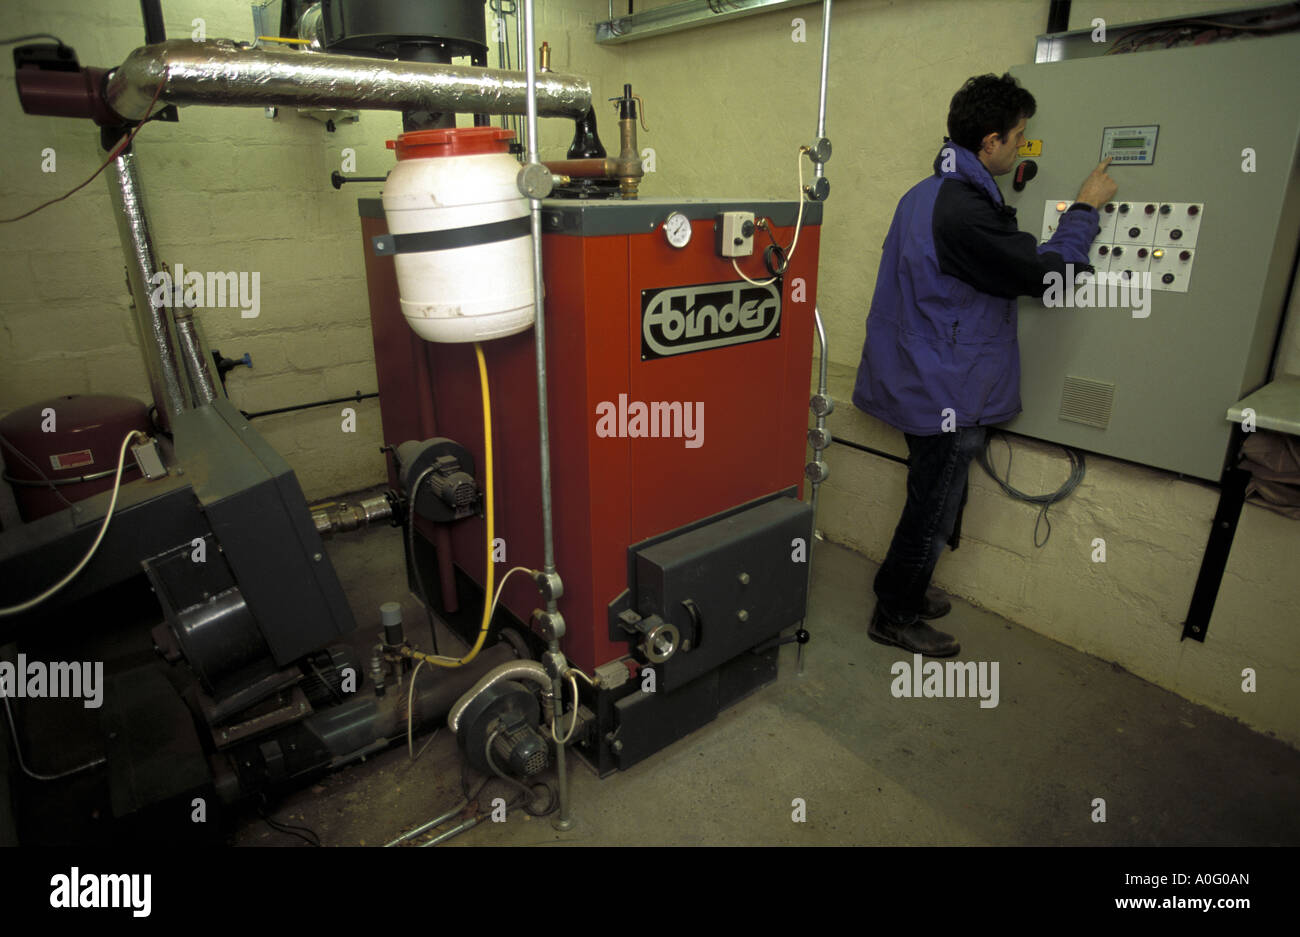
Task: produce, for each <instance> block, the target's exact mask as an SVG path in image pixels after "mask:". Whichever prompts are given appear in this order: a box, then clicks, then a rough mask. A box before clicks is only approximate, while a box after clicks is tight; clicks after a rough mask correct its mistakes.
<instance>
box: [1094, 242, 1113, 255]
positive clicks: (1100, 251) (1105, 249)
mask: <svg viewBox="0 0 1300 937" xmlns="http://www.w3.org/2000/svg"><path fill="white" fill-rule="evenodd" d="M1097 253H1098V254H1101V256H1103V257H1105V256H1106V255H1107V254H1109V253H1110V248H1109V247H1107V246H1106V245H1105V244H1103V245H1102V246H1101V247H1099V248H1097Z"/></svg>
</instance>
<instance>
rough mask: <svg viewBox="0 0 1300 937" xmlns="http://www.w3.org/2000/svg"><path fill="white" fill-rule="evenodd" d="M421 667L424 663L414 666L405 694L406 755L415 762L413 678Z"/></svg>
mask: <svg viewBox="0 0 1300 937" xmlns="http://www.w3.org/2000/svg"><path fill="white" fill-rule="evenodd" d="M423 666H424V661H420V662H419V663H417V664H416V665H415V669H414V670H412V671H411V686H410V689H408V690H407V692H406V753H407V754H408V755H410V756H411V761H415V738H414V736H413V735H412V729H413V723H414V717H415V678H416V675H417V674H419V672H420V668H421V667H423ZM437 734H438V733H437V732H436V731H435V732H434V735H437ZM429 741H430V742H431V741H433V739H432V738H430V739H429ZM424 744H425V745H426V746H427V745H428V744H429V742H425V743H424ZM420 752H421V753H423V752H424V749H423V748H422V749H420Z"/></svg>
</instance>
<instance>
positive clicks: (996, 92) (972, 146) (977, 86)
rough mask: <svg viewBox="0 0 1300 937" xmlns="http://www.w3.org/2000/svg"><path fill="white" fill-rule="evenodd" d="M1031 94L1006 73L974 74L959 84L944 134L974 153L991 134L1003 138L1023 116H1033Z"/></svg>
mask: <svg viewBox="0 0 1300 937" xmlns="http://www.w3.org/2000/svg"><path fill="white" fill-rule="evenodd" d="M1036 109H1037V106H1036V105H1035V104H1034V96H1033V95H1032V94H1030V93H1029V92H1028V91H1026V90H1025V89H1024V88H1022V87H1020V85H1019V84H1017V83H1016V80H1015V79H1014V78H1012V77H1011V75H1010V73H1008V74H1004V75H1003V76H1002V77H1001V78H999V77H998V76H997V75H994V74H992V73H990V74H987V75H977V76H975V77H974V78H972V79H970V80H969V81H967V82H966V84H964V85H962V86H961V90H960V91H958V92H957V93H956V94H954V95H953V96H952V104H950V105H949V106H948V136H949V138H950V139H951V140H952V141H953V142H954V143H956V144H958V145H959V146H964V147H965V148H966V149H968V150H971V151H973V152H975V153H978V152H979V150H980V143H981V141H982V140H983V139H984V138H985V137H987V136H988V135H989V134H991V133H996V134H997V135H998V137H1000V138H1003V139H1004V140H1005V138H1006V135H1007V132H1008V131H1009V130H1011V128H1013V127H1015V125H1016V124H1018V123H1020V119H1021V118H1022V117H1023V118H1025V119H1026V120H1028V119H1029V118H1030V117H1033V116H1034V111H1035V110H1036Z"/></svg>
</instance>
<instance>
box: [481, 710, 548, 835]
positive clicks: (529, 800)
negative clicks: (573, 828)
mask: <svg viewBox="0 0 1300 937" xmlns="http://www.w3.org/2000/svg"><path fill="white" fill-rule="evenodd" d="M500 734H501V730H500V729H497V730H496V731H495V732H493V733H492V735H491V736H490V737H489V738H488V741H487V745H485V746H484V748H483V754H484V755H485V756H486V757H487V763H488V767H489V768H491V769H492V771H493V773H494V774H495V775H496V776H497V777H499V778H500V779H501V780H503V781H505V782H506V783H507V784H509V785H511V786H512V787H516V788H518V789H519V790H520V792H522V793H523V795H524V797H525V800H524V803H523V807H524V813H526V814H528V815H529V816H530V817H545V816H550V815H551V814H552V813H554V812H555V811H556V809H557V808H558V807H559V806H560V804H559V800H558V798H557V797H556V795H555V791H554V790H552V788H551V785H550V784H548V783H546V782H545V781H538V782H537V783H536V784H534V785H532V787H530V786H529V785H527V784H525V783H524V782H523V781H520V780H518V779H517V778H512V777H510V775H508V774H506V773H505V772H504V771H502V770H501V769H500V768H499V767H497V763H496V761H495V760H493V758H492V743H493V742H495V741H496V740H497V736H499V735H500ZM535 787H542V788H545V789H546V793H547V795H548V799H547V801H546V809H544V810H543V809H540V808H537V809H534V807H533V800H534V799H535V798H536V796H537V795H536V794H535V793H534V792H533V788H535Z"/></svg>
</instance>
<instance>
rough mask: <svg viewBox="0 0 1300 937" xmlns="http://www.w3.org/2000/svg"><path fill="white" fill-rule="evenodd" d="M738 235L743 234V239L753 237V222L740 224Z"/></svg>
mask: <svg viewBox="0 0 1300 937" xmlns="http://www.w3.org/2000/svg"><path fill="white" fill-rule="evenodd" d="M740 233H741V234H743V235H744V236H745V237H747V238H748V237H753V236H754V222H752V221H746V222H745V223H744V224H742V225H741V226H740Z"/></svg>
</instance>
